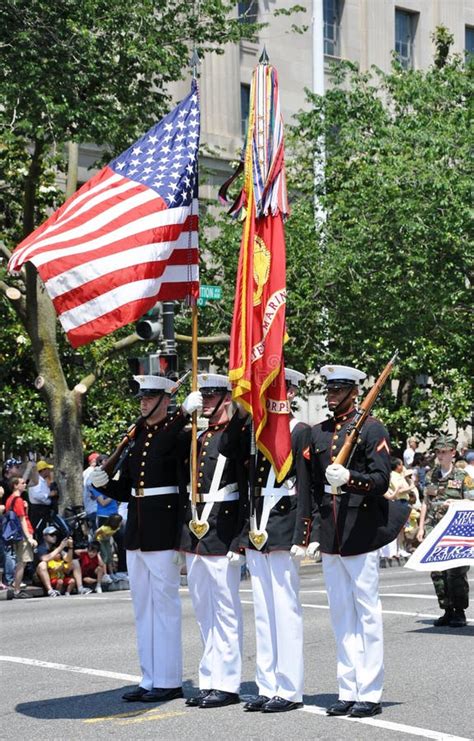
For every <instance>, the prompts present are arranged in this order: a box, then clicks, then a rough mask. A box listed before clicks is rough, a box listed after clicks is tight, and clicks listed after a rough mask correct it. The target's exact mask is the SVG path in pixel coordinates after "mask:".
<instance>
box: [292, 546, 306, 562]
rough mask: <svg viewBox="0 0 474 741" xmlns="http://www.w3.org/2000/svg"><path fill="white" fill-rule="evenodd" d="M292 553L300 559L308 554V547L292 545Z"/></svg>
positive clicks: (296, 558)
mask: <svg viewBox="0 0 474 741" xmlns="http://www.w3.org/2000/svg"><path fill="white" fill-rule="evenodd" d="M290 555H291V557H292V558H293V559H294V560H295V561H299V560H300V559H302V558H304V557H305V556H306V548H302V547H301V546H300V545H292V546H291V548H290Z"/></svg>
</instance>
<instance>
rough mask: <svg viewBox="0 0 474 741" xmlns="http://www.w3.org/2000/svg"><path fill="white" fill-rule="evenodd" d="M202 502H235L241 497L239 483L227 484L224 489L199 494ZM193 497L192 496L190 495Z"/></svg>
mask: <svg viewBox="0 0 474 741" xmlns="http://www.w3.org/2000/svg"><path fill="white" fill-rule="evenodd" d="M198 497H199V501H200V502H235V500H236V499H238V498H239V492H238V489H237V484H227V486H223V487H222V489H218V490H217V491H216V492H209V493H208V494H199V495H198ZM189 498H190V499H191V496H190V497H189Z"/></svg>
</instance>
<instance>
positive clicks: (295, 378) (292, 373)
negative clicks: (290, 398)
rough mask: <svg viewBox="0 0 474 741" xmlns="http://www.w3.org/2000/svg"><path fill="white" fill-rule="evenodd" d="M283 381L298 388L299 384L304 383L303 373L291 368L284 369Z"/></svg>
mask: <svg viewBox="0 0 474 741" xmlns="http://www.w3.org/2000/svg"><path fill="white" fill-rule="evenodd" d="M285 381H287V382H288V383H289V384H291V386H296V388H298V387H299V385H300V383H302V382H303V381H304V373H300V372H299V371H296V370H293V368H285Z"/></svg>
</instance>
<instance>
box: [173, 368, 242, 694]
mask: <svg viewBox="0 0 474 741" xmlns="http://www.w3.org/2000/svg"><path fill="white" fill-rule="evenodd" d="M198 387H199V390H200V392H201V393H202V395H203V412H202V416H203V417H206V418H207V419H208V422H209V426H208V428H207V430H205V431H204V432H202V433H201V434H200V436H199V437H198V459H197V471H198V484H197V486H198V494H199V499H200V502H199V503H198V504H197V505H196V509H195V511H193V508H192V505H191V500H190V497H191V495H190V494H189V499H188V505H187V509H186V514H185V517H184V524H183V527H182V534H181V550H182V551H184V552H185V554H186V567H187V573H188V586H189V592H190V595H191V599H192V603H193V607H194V612H195V615H196V619H197V622H198V625H199V629H200V632H201V638H202V642H203V645H204V652H203V655H202V658H201V661H200V664H199V694H198V696H197V697H193V698H190V699H189V700H188V701H187V705H190V706H199V707H200V708H216V707H222V706H224V705H231V704H233V703H238V702H239V694H238V693H239V688H240V678H241V670H242V609H241V604H240V597H239V585H240V566H241V564H242V563H243V560H244V559H243V556H242V555H241V554H240V553H239V543H238V538H239V534H240V532H241V530H242V527H243V523H244V520H245V517H246V512H247V505H248V500H247V496H246V492H243V491H242V489H241V488H240V487H239V485H238V481H239V477H240V476H241V469H242V468H243V465H244V462H243V458H244V455H245V446H244V445H243V440H244V439H245V438H246V434H247V433H246V430H245V423H244V422H243V420H242V418H241V417H240V416H239V413H235V414H234V415H233V417H232V419H230V420H229V412H230V409H231V386H230V383H229V381H228V379H227V376H223V375H220V374H217V373H207V374H201V375H199V376H198ZM188 446H189V441H188ZM188 449H189V447H188ZM239 469H240V470H239ZM193 528H194V529H193ZM196 533H197V534H196ZM202 533H204V534H202ZM198 535H199V536H201V535H202V537H198Z"/></svg>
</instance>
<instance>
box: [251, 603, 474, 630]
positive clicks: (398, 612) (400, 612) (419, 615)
mask: <svg viewBox="0 0 474 741" xmlns="http://www.w3.org/2000/svg"><path fill="white" fill-rule="evenodd" d="M240 602H241V603H242V604H243V605H253V602H251V601H250V600H244V599H242V600H240ZM301 607H309V608H311V609H312V610H329V605H307V604H305V603H304V602H303V603H302V604H301ZM382 615H404V616H405V617H416V618H430V619H431V620H434V619H436V618H438V617H439V615H435V614H434V613H432V612H405V611H403V610H384V609H382ZM467 622H468V624H470V623H472V622H474V621H473V620H468V621H467Z"/></svg>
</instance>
